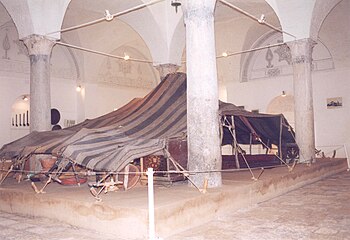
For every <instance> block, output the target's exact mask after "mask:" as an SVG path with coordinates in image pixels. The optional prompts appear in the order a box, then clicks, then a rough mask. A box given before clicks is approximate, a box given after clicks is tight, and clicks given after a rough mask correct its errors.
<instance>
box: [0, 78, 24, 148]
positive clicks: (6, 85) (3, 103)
mask: <svg viewBox="0 0 350 240" xmlns="http://www.w3.org/2000/svg"><path fill="white" fill-rule="evenodd" d="M28 93H29V81H28V79H26V78H25V77H23V78H14V77H10V76H6V75H1V74H0V145H1V146H2V145H3V144H5V143H8V142H11V141H13V140H15V139H17V138H19V137H21V136H24V135H25V134H27V133H28V132H29V130H28V129H25V128H12V127H11V111H12V110H11V108H12V104H13V103H14V102H15V101H16V99H17V97H19V96H21V95H23V94H28Z"/></svg>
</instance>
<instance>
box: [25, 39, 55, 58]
mask: <svg viewBox="0 0 350 240" xmlns="http://www.w3.org/2000/svg"><path fill="white" fill-rule="evenodd" d="M22 41H23V42H24V44H25V45H26V47H27V49H28V52H29V55H51V51H52V47H53V46H54V45H55V44H56V41H55V40H51V39H49V38H47V37H45V36H42V35H36V34H33V35H30V36H28V37H26V38H24V39H22Z"/></svg>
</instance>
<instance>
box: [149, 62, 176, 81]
mask: <svg viewBox="0 0 350 240" xmlns="http://www.w3.org/2000/svg"><path fill="white" fill-rule="evenodd" d="M154 67H155V68H156V69H157V70H158V72H159V76H160V80H161V81H163V80H164V78H165V77H166V75H168V74H169V73H175V72H176V71H177V70H178V69H179V68H180V66H178V65H176V64H172V63H166V64H159V65H157V66H154Z"/></svg>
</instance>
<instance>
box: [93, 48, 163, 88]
mask: <svg viewBox="0 0 350 240" xmlns="http://www.w3.org/2000/svg"><path fill="white" fill-rule="evenodd" d="M112 54H114V55H124V54H126V55H132V56H134V57H135V58H141V59H143V58H145V56H144V55H143V53H142V52H140V51H139V50H137V49H136V48H134V47H132V46H128V45H123V46H120V47H118V48H116V49H115V50H113V51H112ZM157 79H158V77H157V73H156V71H155V69H154V67H153V66H152V64H151V63H143V62H136V61H125V60H122V59H115V58H110V57H106V58H105V59H104V61H103V62H102V63H101V65H100V68H99V74H98V83H100V84H108V85H120V86H126V87H133V88H145V89H152V88H154V87H155V86H156V85H157V84H158V81H157Z"/></svg>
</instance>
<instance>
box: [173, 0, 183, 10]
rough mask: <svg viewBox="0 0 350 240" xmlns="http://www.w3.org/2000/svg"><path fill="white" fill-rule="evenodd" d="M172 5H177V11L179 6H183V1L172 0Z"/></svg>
mask: <svg viewBox="0 0 350 240" xmlns="http://www.w3.org/2000/svg"><path fill="white" fill-rule="evenodd" d="M171 6H173V7H175V12H176V13H177V8H178V7H180V6H181V3H180V1H179V0H172V1H171Z"/></svg>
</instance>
